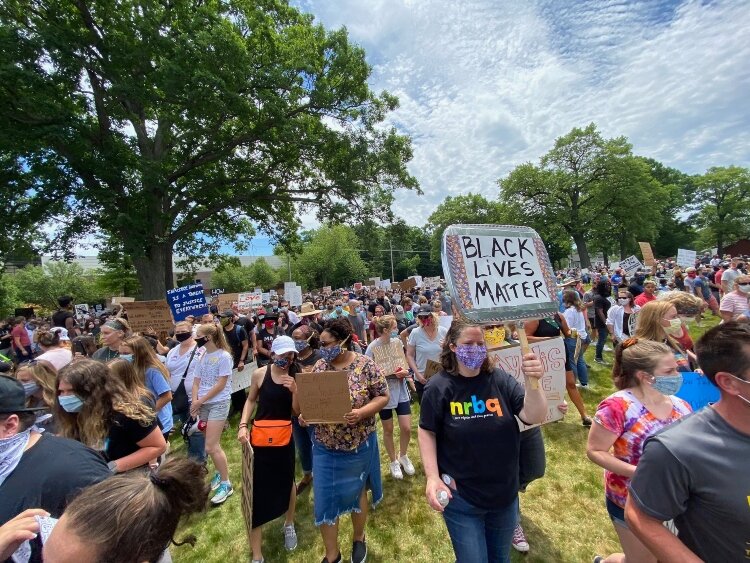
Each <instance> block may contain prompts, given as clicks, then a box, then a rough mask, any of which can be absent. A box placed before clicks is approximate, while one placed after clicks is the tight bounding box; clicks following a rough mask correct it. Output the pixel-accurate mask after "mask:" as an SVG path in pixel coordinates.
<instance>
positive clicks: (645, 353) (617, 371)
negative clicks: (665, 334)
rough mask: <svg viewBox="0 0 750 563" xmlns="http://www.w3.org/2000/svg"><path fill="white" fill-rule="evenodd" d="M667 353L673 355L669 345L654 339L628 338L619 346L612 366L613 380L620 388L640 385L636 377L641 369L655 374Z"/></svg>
mask: <svg viewBox="0 0 750 563" xmlns="http://www.w3.org/2000/svg"><path fill="white" fill-rule="evenodd" d="M666 355H670V356H671V355H672V350H670V349H669V346H667V345H666V344H662V343H661V342H655V341H653V340H639V339H638V338H628V339H627V340H625V341H623V342H622V343H621V344H619V345H618V346H617V349H616V350H615V363H614V365H613V366H612V380H613V381H614V384H615V387H617V388H618V389H621V390H622V389H628V388H630V387H638V386H639V385H640V381H639V380H638V378H637V377H636V375H635V374H636V373H637V372H639V371H645V372H646V373H649V374H651V375H654V371H655V370H656V366H658V365H659V362H660V361H661V360H662V359H663V358H664V356H666Z"/></svg>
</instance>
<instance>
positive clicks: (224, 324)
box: [219, 318, 232, 326]
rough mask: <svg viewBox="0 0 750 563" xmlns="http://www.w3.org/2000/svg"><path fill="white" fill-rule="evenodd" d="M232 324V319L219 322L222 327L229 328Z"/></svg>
mask: <svg viewBox="0 0 750 563" xmlns="http://www.w3.org/2000/svg"><path fill="white" fill-rule="evenodd" d="M231 322H232V319H230V318H223V319H221V320H220V321H219V323H220V324H221V326H227V325H228V324H229V323H231Z"/></svg>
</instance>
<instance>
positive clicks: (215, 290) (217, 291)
mask: <svg viewBox="0 0 750 563" xmlns="http://www.w3.org/2000/svg"><path fill="white" fill-rule="evenodd" d="M222 293H224V288H223V287H214V288H212V289H211V293H210V295H211V297H216V296H217V295H221V294H222Z"/></svg>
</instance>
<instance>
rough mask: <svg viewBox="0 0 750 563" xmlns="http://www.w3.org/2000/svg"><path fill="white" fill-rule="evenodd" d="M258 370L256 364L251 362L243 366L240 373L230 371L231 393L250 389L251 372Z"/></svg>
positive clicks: (235, 370)
mask: <svg viewBox="0 0 750 563" xmlns="http://www.w3.org/2000/svg"><path fill="white" fill-rule="evenodd" d="M256 369H258V362H251V363H249V364H245V368H244V369H243V370H242V371H237V369H236V368H235V369H233V370H232V393H235V392H237V391H240V390H242V389H247V388H248V387H250V380H251V379H252V375H253V372H254V371H255V370H256Z"/></svg>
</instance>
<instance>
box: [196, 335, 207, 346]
mask: <svg viewBox="0 0 750 563" xmlns="http://www.w3.org/2000/svg"><path fill="white" fill-rule="evenodd" d="M207 342H208V337H207V336H201V337H199V338H196V339H195V343H196V344H197V345H198V346H205V345H206V343H207Z"/></svg>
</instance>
